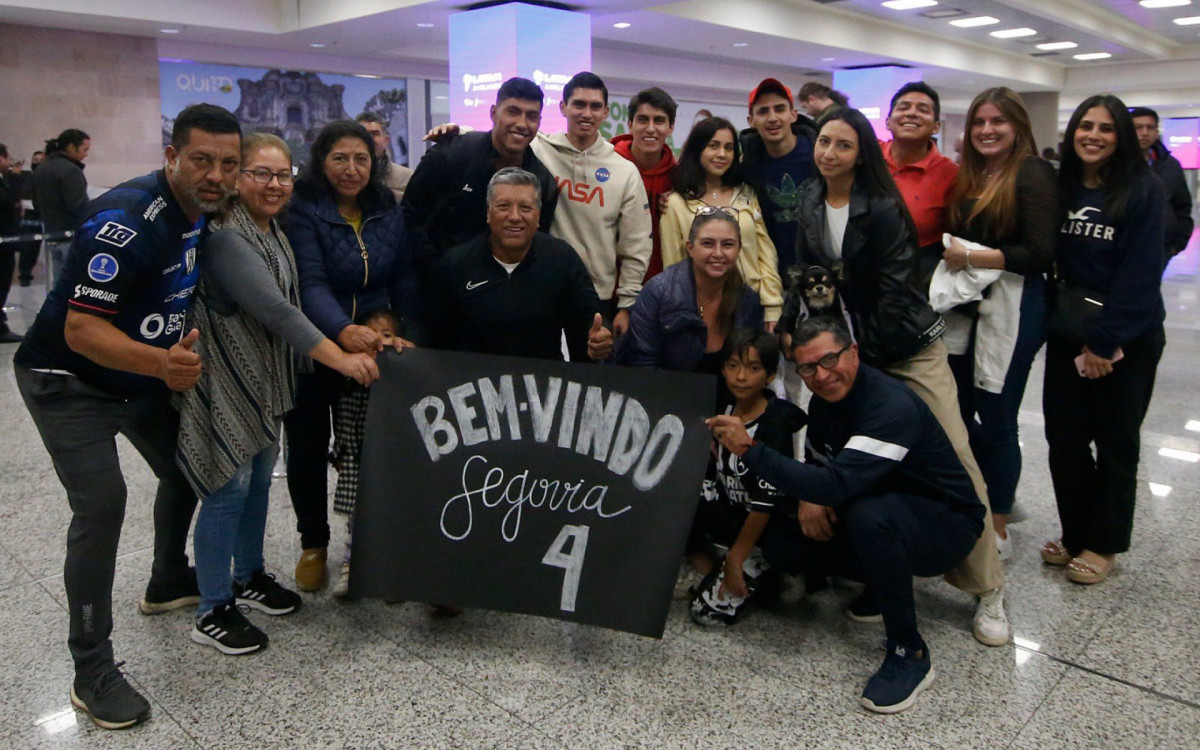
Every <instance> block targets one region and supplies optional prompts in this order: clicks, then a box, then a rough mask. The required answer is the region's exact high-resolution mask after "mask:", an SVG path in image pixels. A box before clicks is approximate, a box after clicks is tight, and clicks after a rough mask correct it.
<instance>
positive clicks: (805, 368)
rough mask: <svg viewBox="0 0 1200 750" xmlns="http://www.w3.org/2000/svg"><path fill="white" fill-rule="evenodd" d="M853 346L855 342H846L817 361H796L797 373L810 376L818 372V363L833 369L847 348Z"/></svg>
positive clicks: (806, 376) (827, 368)
mask: <svg viewBox="0 0 1200 750" xmlns="http://www.w3.org/2000/svg"><path fill="white" fill-rule="evenodd" d="M851 346H853V344H846V345H845V346H843V347H842V348H841V349H838V350H837V351H836V352H830V353H829V354H826V355H825V356H824V357H821V358H820V359H818V360H817V361H816V362H803V363H800V362H797V363H796V374H797V375H799V376H801V377H805V378H810V377H812V376H813V375H816V374H817V366H818V365H820V366H821V367H823V368H825V369H826V370H832V369H833V368H835V367H837V363H838V360H839V359H841V358H842V353H843V352H845V351H846V350H847V349H849V348H850V347H851Z"/></svg>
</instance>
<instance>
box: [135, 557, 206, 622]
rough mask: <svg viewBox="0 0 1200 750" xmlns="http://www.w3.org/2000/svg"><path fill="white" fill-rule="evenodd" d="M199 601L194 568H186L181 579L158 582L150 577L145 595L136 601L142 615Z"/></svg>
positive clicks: (166, 610) (194, 603)
mask: <svg viewBox="0 0 1200 750" xmlns="http://www.w3.org/2000/svg"><path fill="white" fill-rule="evenodd" d="M199 603H200V586H199V585H198V584H197V583H196V569H195V568H188V570H187V576H186V577H185V578H184V579H183V580H176V581H169V582H160V581H155V580H154V579H153V578H151V579H150V583H149V584H147V586H146V595H145V596H144V597H143V598H142V601H141V602H139V603H138V609H140V610H141V611H142V614H143V615H161V614H162V613H163V612H170V611H171V610H173V609H179V608H180V607H188V606H192V605H196V604H199Z"/></svg>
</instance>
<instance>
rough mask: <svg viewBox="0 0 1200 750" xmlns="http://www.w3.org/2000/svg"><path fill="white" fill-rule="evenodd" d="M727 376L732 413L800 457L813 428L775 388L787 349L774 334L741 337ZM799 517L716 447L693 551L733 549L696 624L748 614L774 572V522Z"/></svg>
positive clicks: (711, 577)
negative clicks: (763, 545) (802, 441)
mask: <svg viewBox="0 0 1200 750" xmlns="http://www.w3.org/2000/svg"><path fill="white" fill-rule="evenodd" d="M722 357H723V360H724V362H723V364H722V368H721V373H722V375H723V376H724V378H725V384H726V385H727V386H728V387H729V390H730V392H731V393H732V394H733V397H734V405H733V406H732V407H730V409H729V412H728V413H730V414H733V415H734V416H736V417H740V418H741V420H742V421H743V422H744V423H745V425H746V430H747V432H749V433H750V436H751V437H752V438H754V440H755V441H756V442H760V443H763V444H765V445H767V446H768V447H771V448H774V449H775V450H777V451H779V452H780V453H782V454H783V455H785V456H791V455H792V435H793V433H795V432H796V431H797V430H799V429H800V428H802V427H803V426H804V425H805V424H806V423H807V421H808V417H807V416H806V415H805V413H804V411H803V410H802V409H800V407H798V406H796V405H795V404H792V403H789V402H787V401H784V400H783V399H780V398H778V397H776V396H775V393H774V392H773V391H772V390H771V388H770V384H771V381H773V380H774V379H775V372H776V368H777V366H778V363H779V345H778V343H776V339H775V337H774V336H772V335H771V334H769V333H766V332H764V331H761V330H759V331H754V330H739V331H735V332H733V333H732V334H731V335H730V336H729V338H728V339H727V340H726V342H725V349H724V351H723V352H722ZM795 513H796V500H795V499H794V498H787V497H785V496H784V495H783V493H781V492H780V491H779V490H777V489H775V488H774V487H773V486H771V485H770V484H769V483H767V482H766V481H764V480H762V479H760V478H758V477H757V476H755V475H754V474H753V473H752V472H750V471H749V470H747V468H746V467H745V465H743V464H742V461H741V459H739V458H738V457H737V456H735V455H733V454H732V453H730V452H729V451H727V450H725V448H723V447H722V446H721V445H720V444H719V443H714V446H713V455H712V458H710V460H709V472H708V478H706V479H705V480H704V489H703V496H702V498H701V501H700V506H699V508H698V509H697V511H696V520H695V522H694V524H693V527H692V543H691V545H690V546H691V548H693V549H696V548H699V547H700V546H702V545H703V544H704V543H706V542H708V543H715V544H717V545H720V546H723V547H728V549H729V552H728V553H726V555H725V558H724V560H723V562H722V563H721V565H719V566H714V567H713V568H712V571H711V572H710V573H709V574H708V576H707V577H706V578H705V579H704V580H703V581H702V582H701V583H700V585H699V586H698V587H697V593H696V594H695V596H694V597H693V598H692V604H691V610H692V619H693V620H694V621H696V622H697V623H699V624H701V625H731V624H733V623H734V622H736V621H737V619H738V618H739V617H740V616H741V615H742V614H744V613H745V611H746V610H747V608H746V607H745V606H744V605H746V604H747V603H748V602H750V601H752V600H753V599H754V596H755V594H756V593H758V592H759V591H760V587H761V584H762V583H763V574H764V573H766V571H767V564H766V561H765V560H764V559H763V556H762V553H761V552H760V551H759V549H758V547H757V546H756V545H757V543H758V540H759V538H760V537H761V536H762V534H763V531H764V530H765V529H766V528H767V525H768V524H769V523H771V521H772V518H773V517H775V516H776V515H778V514H785V515H792V516H794V515H795Z"/></svg>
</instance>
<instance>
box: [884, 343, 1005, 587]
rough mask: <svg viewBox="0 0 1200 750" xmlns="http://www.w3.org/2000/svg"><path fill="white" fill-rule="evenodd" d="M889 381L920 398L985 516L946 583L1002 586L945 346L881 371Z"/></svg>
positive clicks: (930, 348)
mask: <svg viewBox="0 0 1200 750" xmlns="http://www.w3.org/2000/svg"><path fill="white" fill-rule="evenodd" d="M883 369H884V371H885V372H887V373H888V374H889V375H891V376H892V377H894V378H896V379H897V380H900V381H901V382H903V383H904V384H905V385H907V386H908V387H909V389H911V390H912V391H913V393H916V394H917V395H918V396H920V397H921V400H922V401H924V402H925V405H926V406H928V407H929V410H930V411H932V412H933V416H934V417H936V418H937V421H938V423H939V424H941V425H942V429H943V430H945V431H946V436H947V437H948V438H950V443H951V444H952V445H953V446H954V452H955V453H957V454H958V460H959V461H961V462H962V465H963V468H965V469H966V470H967V474H969V475H970V477H971V482H972V483H974V485H975V491H976V492H977V493H978V494H979V499H980V500H982V501H983V507H984V508H985V509H986V511H987V513H986V514H985V515H984V519H983V534H982V535H980V537H979V541H977V542H976V543H975V547H974V549H972V550H971V554H969V555H967V557H966V559H965V560H963V561H962V562H961V563H959V564H958V565H957V566H956V567H955V568H954V569H953V570H951V571H950V572H949V573H947V574H946V581H947V582H948V583H949V584H950V585H951V586H954V587H955V588H958V589H961V590H962V591H965V592H967V593H968V594H982V593H984V592H985V591H991V590H992V589H996V588H999V587H1000V586H1003V585H1004V570H1003V569H1002V568H1001V567H1000V555H999V553H998V552H997V551H996V534H995V531H993V527H992V508H991V504H990V503H989V502H988V496H987V485H986V484H984V481H983V474H982V473H981V472H980V471H979V464H977V463H976V462H975V455H974V454H973V453H971V445H970V441H969V439H968V436H967V426H966V425H965V424H963V420H962V412H960V411H959V408H958V387H957V386H956V385H955V383H954V374H953V373H952V372H950V365H949V363H948V361H947V360H946V346H945V344H943V343H942V342H941V341H940V340H939V341H935V342H933V343H932V344H930V345H929V346H927V347H926V348H924V349H922V350H921V351H920V352H918V353H917V354H915V355H914V356H912V357H910V358H908V359H906V360H904V361H902V362H897V363H895V364H892V365H888V366H887V367H885V368H883Z"/></svg>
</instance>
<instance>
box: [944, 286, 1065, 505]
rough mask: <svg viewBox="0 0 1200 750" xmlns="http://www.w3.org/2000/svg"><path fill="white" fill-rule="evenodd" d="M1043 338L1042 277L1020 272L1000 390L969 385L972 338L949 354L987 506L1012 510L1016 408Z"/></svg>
mask: <svg viewBox="0 0 1200 750" xmlns="http://www.w3.org/2000/svg"><path fill="white" fill-rule="evenodd" d="M1045 340H1046V282H1045V280H1044V279H1042V278H1040V277H1039V278H1036V279H1035V278H1030V277H1028V276H1027V277H1025V286H1024V289H1023V290H1022V292H1021V322H1020V327H1019V328H1018V329H1017V341H1016V344H1015V345H1014V346H1013V353H1012V360H1011V361H1010V362H1009V365H1008V372H1007V373H1006V374H1005V376H1004V387H1003V389H1002V390H1001V391H1000V393H989V392H988V391H985V390H983V389H982V388H977V387H975V384H974V375H975V340H974V335H972V340H971V346H970V348H968V349H967V352H966V354H961V355H951V356H950V369H951V370H952V371H953V372H954V379H955V380H956V381H957V382H958V404H959V408H961V409H962V418H963V422H965V423H966V425H967V432H968V433H970V436H971V452H973V453H974V454H975V460H977V461H978V462H979V470H980V471H981V472H983V481H984V482H985V483H987V490H988V499H989V500H991V503H992V512H993V513H999V514H1002V515H1007V514H1009V513H1012V509H1013V502H1014V501H1015V499H1016V495H1017V482H1018V481H1019V480H1020V479H1021V443H1020V438H1019V436H1018V434H1017V414H1018V412H1020V410H1021V400H1022V399H1023V398H1024V397H1025V384H1026V382H1027V381H1028V380H1029V368H1030V366H1032V365H1033V358H1034V357H1035V356H1037V353H1038V349H1041V348H1042V344H1043V343H1045Z"/></svg>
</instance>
